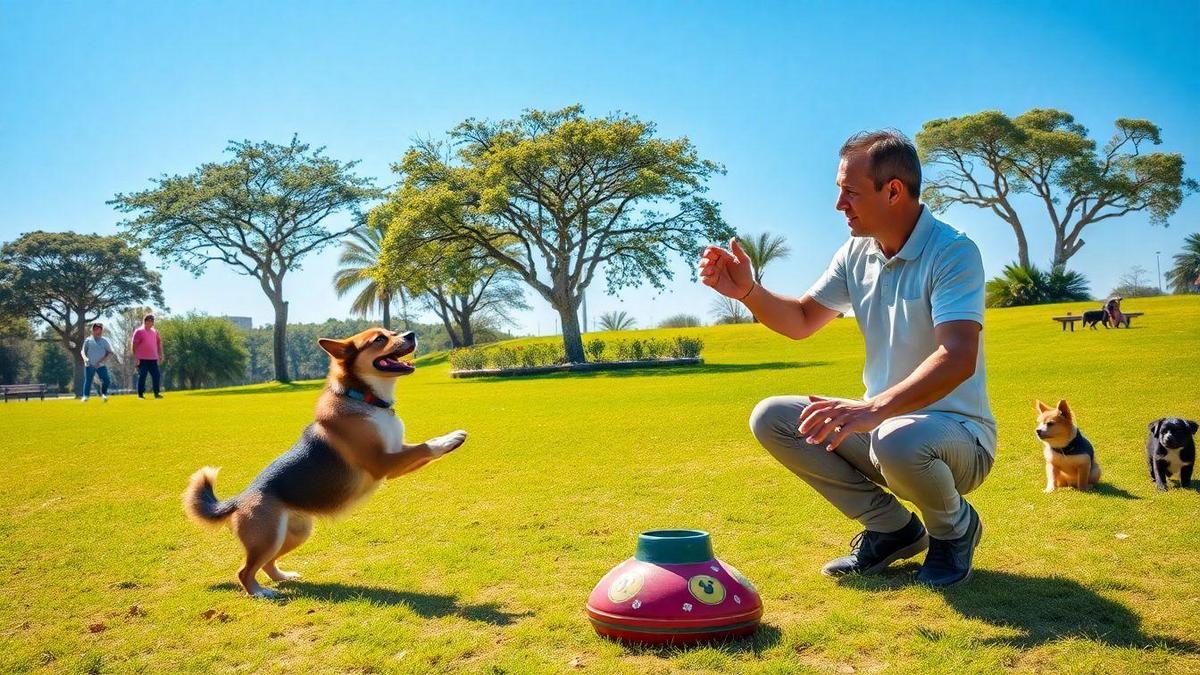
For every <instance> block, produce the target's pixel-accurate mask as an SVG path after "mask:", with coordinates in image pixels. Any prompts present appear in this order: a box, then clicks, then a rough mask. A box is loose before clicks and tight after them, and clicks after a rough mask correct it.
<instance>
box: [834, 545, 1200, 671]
mask: <svg viewBox="0 0 1200 675" xmlns="http://www.w3.org/2000/svg"><path fill="white" fill-rule="evenodd" d="M916 569H917V566H916V565H914V564H911V563H910V564H905V565H902V566H898V567H894V568H890V569H889V570H888V571H889V574H888V575H887V576H882V577H843V579H842V580H841V583H844V584H846V585H849V586H852V587H857V588H862V589H864V590H865V589H874V590H877V589H884V588H892V589H898V588H903V587H905V586H909V585H911V584H913V583H914V581H913V574H914V573H915V572H916ZM893 571H894V572H896V573H897V574H891V572H893ZM940 593H941V595H942V597H943V598H944V599H945V600H946V604H948V605H950V606H951V607H952V608H954V610H955V611H957V612H958V613H959V614H962V615H963V616H964V617H967V618H971V619H978V620H980V621H984V622H986V623H990V624H992V625H994V626H998V627H1001V628H1006V629H1009V630H1011V631H1015V634H1013V635H1004V636H999V637H991V638H987V639H985V640H983V642H984V643H985V644H995V645H1003V646H1007V647H1013V648H1016V649H1030V648H1033V647H1038V646H1041V645H1044V644H1049V643H1053V642H1058V641H1060V640H1064V639H1068V638H1077V639H1080V640H1087V641H1089V642H1095V643H1098V644H1102V645H1105V646H1110V647H1119V648H1133V649H1169V650H1172V651H1175V652H1178V653H1182V654H1188V655H1197V654H1200V643H1196V642H1192V641H1190V640H1181V639H1178V638H1173V637H1168V636H1157V635H1148V634H1146V633H1145V632H1143V630H1142V626H1141V624H1142V619H1141V617H1139V616H1138V615H1137V614H1136V613H1135V612H1133V610H1131V609H1129V608H1128V607H1126V606H1125V605H1123V604H1121V603H1120V602H1117V601H1115V600H1111V599H1109V598H1106V597H1104V596H1102V595H1100V594H1098V593H1096V592H1095V591H1093V590H1091V589H1089V588H1087V587H1086V586H1084V585H1083V584H1080V583H1079V582H1077V581H1074V580H1072V579H1068V578H1065V577H1036V576H1025V575H1021V574H1013V573H1011V572H1001V571H996V570H980V569H976V570H974V571H972V572H971V578H970V579H969V580H968V581H967V582H965V583H963V584H960V585H958V586H954V587H951V588H947V589H945V590H942V591H940Z"/></svg>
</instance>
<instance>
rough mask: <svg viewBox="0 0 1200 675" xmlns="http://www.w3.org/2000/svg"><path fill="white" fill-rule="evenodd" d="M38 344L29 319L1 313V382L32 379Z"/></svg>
mask: <svg viewBox="0 0 1200 675" xmlns="http://www.w3.org/2000/svg"><path fill="white" fill-rule="evenodd" d="M36 344H37V343H35V342H34V341H33V326H32V325H31V324H30V322H29V319H27V318H25V317H23V316H9V315H5V314H0V384H22V383H26V382H30V381H31V380H30V378H31V377H32V376H33V356H34V349H35V347H36Z"/></svg>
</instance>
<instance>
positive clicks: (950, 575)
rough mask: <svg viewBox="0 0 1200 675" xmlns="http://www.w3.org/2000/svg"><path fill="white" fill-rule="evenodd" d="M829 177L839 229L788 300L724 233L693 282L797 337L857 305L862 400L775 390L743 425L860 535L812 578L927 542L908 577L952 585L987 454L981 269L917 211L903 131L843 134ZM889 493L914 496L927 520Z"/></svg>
mask: <svg viewBox="0 0 1200 675" xmlns="http://www.w3.org/2000/svg"><path fill="white" fill-rule="evenodd" d="M837 185H838V188H839V194H838V200H837V209H838V210H839V211H841V212H842V213H843V214H844V215H845V217H846V225H847V226H848V227H849V228H850V238H849V239H848V240H847V241H846V243H845V244H843V245H842V247H841V248H840V249H839V250H838V252H837V253H836V254H835V255H834V257H833V261H832V262H831V263H830V264H829V268H828V269H827V270H826V271H825V274H824V275H823V276H822V277H821V278H820V279H819V280H818V281H817V282H816V284H814V285H813V287H812V288H810V289H809V290H808V292H807V293H805V294H804V295H803V296H802V297H800V298H799V299H797V298H792V297H787V296H783V295H778V294H776V293H773V292H771V291H769V290H767V289H765V288H763V287H762V286H760V285H758V284H757V283H755V281H754V275H753V270H752V268H751V264H750V261H749V260H748V258H747V257H746V254H745V252H744V251H743V250H742V248H741V246H740V245H739V244H738V242H737V241H736V240H733V241H731V242H730V250H725V249H722V248H717V247H712V246H710V247H708V248H707V249H705V251H704V253H703V255H702V257H701V260H700V270H701V271H700V275H701V278H702V280H703V282H704V283H705V284H706V285H708V286H710V287H712V288H713V289H714V290H716V291H717V292H718V293H721V294H722V295H724V296H726V297H729V298H734V299H737V300H740V301H741V302H742V303H744V304H745V305H746V307H747V308H748V309H749V310H750V311H751V312H753V313H754V316H755V317H757V318H758V320H759V321H761V322H762V323H763V324H764V325H765V326H767V327H768V328H770V329H772V330H774V331H776V332H778V333H781V334H783V335H786V336H788V337H791V338H793V339H797V340H799V339H802V338H806V337H808V336H810V335H812V334H813V333H815V332H817V331H818V330H820V329H821V328H822V327H824V326H825V325H826V324H828V323H829V322H830V321H831V320H833V319H834V317H836V316H837V315H838V314H839V313H845V312H850V311H853V313H854V318H855V320H856V321H857V322H858V327H859V329H860V330H861V331H862V333H863V336H864V338H865V341H866V362H865V365H864V368H863V383H864V384H865V385H866V389H867V390H866V394H865V395H864V397H863V399H862V400H852V399H838V398H828V397H823V396H774V397H771V398H768V399H766V400H764V401H762V402H760V403H759V404H758V406H757V407H755V409H754V412H753V413H752V414H751V416H750V428H751V430H752V431H753V432H754V435H755V437H756V438H757V439H758V441H759V442H760V443H762V445H763V447H765V448H766V449H767V450H768V451H769V452H770V453H771V454H772V455H774V456H775V458H776V459H778V460H779V461H780V462H781V463H782V464H783V465H784V466H786V467H787V468H788V469H790V470H791V471H792V472H793V473H795V474H796V475H797V476H799V477H800V478H802V479H804V481H805V482H807V483H808V484H809V485H811V486H812V487H813V489H815V490H816V491H817V492H819V493H821V495H822V496H823V497H825V499H827V500H829V501H830V503H832V504H833V505H834V506H835V507H837V508H838V510H840V511H841V512H842V513H844V514H846V515H847V516H848V517H850V518H853V519H855V520H857V521H858V522H860V523H862V525H863V527H864V528H866V529H865V531H864V532H862V533H861V534H859V535H858V536H856V537H855V538H854V540H853V542H852V543H851V551H850V553H849V555H846V556H844V557H841V558H838V559H836V560H833V561H830V562H829V563H828V564H826V565H825V567H824V569H823V570H822V572H823V573H824V574H828V575H831V576H839V575H843V574H850V573H860V574H872V573H876V572H879V571H880V570H882V569H883V568H884V567H886V566H887V565H889V564H890V563H892V562H893V561H896V560H900V559H903V558H910V557H913V556H915V555H917V554H919V553H921V552H922V551H925V550H926V549H928V551H929V552H928V553H927V554H926V556H925V562H924V564H923V565H922V566H921V570H920V572H919V573H918V575H917V579H918V581H920V582H922V583H926V584H929V585H931V586H938V587H944V586H950V585H952V584H955V583H958V582H960V581H963V580H964V579H966V578H967V576H968V575H969V574H970V571H971V559H972V556H973V554H974V552H975V546H976V545H977V544H978V543H979V537H980V534H981V533H982V530H983V528H982V526H981V524H980V522H979V514H978V513H976V511H975V509H974V508H972V507H971V505H970V504H968V503H967V501H966V500H965V499H963V497H962V495H965V494H967V493H969V492H971V491H972V490H974V489H975V488H977V487H979V485H980V483H982V482H983V479H984V477H986V476H987V474H988V472H989V471H990V470H991V468H992V460H993V459H994V457H995V449H996V422H995V420H994V419H993V417H992V413H991V409H990V406H989V405H988V398H987V386H986V382H985V374H984V360H983V346H982V335H981V331H982V330H983V304H984V303H983V299H984V277H983V263H982V260H981V259H980V256H979V249H978V248H976V246H975V244H974V243H973V242H972V241H971V240H970V239H968V238H967V237H966V236H965V235H964V234H963V233H961V232H959V231H958V230H955V229H953V228H951V227H950V226H949V225H946V224H945V223H943V222H941V221H939V220H937V219H935V218H934V217H933V215H932V214H931V213H930V212H929V210H928V209H927V208H926V207H925V206H923V205H922V204H921V202H920V200H919V195H920V193H921V164H920V160H919V159H918V158H917V151H916V148H915V147H913V144H912V142H911V141H909V140H908V139H907V138H905V137H904V136H903V135H902V134H900V133H899V132H894V131H881V132H871V133H862V134H858V135H856V136H854V137H852V138H851V139H850V140H848V141H847V142H846V144H845V145H844V146H843V147H842V150H841V164H840V166H839V168H838V175H837ZM884 488H887V489H886V490H885V489H884ZM896 496H899V497H901V498H903V499H905V500H908V501H909V502H912V503H913V504H915V505H916V507H917V508H918V509H920V511H921V516H922V517H923V518H924V524H922V522H921V518H918V517H917V516H916V514H913V513H910V512H909V511H908V510H907V509H905V508H904V507H903V506H901V504H900V502H899V501H898V500H897V499H896ZM926 527H928V528H929V529H928V532H927V531H926Z"/></svg>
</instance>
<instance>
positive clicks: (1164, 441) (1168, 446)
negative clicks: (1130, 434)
mask: <svg viewBox="0 0 1200 675" xmlns="http://www.w3.org/2000/svg"><path fill="white" fill-rule="evenodd" d="M1196 429H1197V424H1196V423H1195V422H1193V421H1191V420H1185V419H1180V418H1178V417H1163V418H1161V419H1157V420H1154V421H1153V422H1151V423H1150V438H1148V439H1147V440H1146V464H1147V465H1149V467H1150V479H1151V480H1153V481H1154V485H1155V486H1157V487H1158V489H1159V490H1166V489H1167V478H1168V477H1170V476H1174V477H1176V478H1177V479H1179V485H1180V487H1188V486H1189V485H1190V484H1191V482H1192V467H1193V466H1195V463H1196V438H1195V435H1196Z"/></svg>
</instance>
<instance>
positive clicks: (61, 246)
mask: <svg viewBox="0 0 1200 675" xmlns="http://www.w3.org/2000/svg"><path fill="white" fill-rule="evenodd" d="M146 300H153V301H154V302H156V303H158V304H159V305H160V306H161V305H162V304H163V297H162V287H161V285H160V277H159V275H158V273H157V272H152V271H150V270H149V269H148V268H147V267H146V264H145V263H144V262H143V261H142V258H141V254H140V252H139V251H138V250H137V249H135V248H131V247H130V246H129V245H128V244H127V243H126V242H125V241H124V240H123V239H121V238H120V237H102V236H100V235H96V234H78V233H76V232H40V231H39V232H30V233H28V234H23V235H21V236H20V237H18V238H17V239H16V240H14V241H11V242H9V243H7V244H5V245H4V246H3V248H0V314H6V315H9V316H20V317H25V318H28V319H32V320H34V321H36V322H39V323H42V324H45V325H46V326H47V327H49V328H50V329H51V330H52V331H53V333H54V335H55V336H56V337H57V338H58V340H59V341H60V342H61V343H62V344H63V347H64V348H65V349H66V350H67V351H68V353H70V354H71V356H72V360H73V362H74V363H75V369H76V378H75V379H76V384H77V385H78V386H77V387H76V388H77V389H78V387H79V386H82V383H83V359H82V357H80V356H78V353H79V350H80V348H81V347H82V346H83V341H84V339H85V338H86V337H87V331H88V324H90V323H91V322H93V321H95V320H96V319H98V318H100V317H101V316H103V315H105V314H108V313H110V312H117V311H120V310H121V309H122V308H124V307H126V306H129V305H132V304H135V303H141V302H144V301H146Z"/></svg>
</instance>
